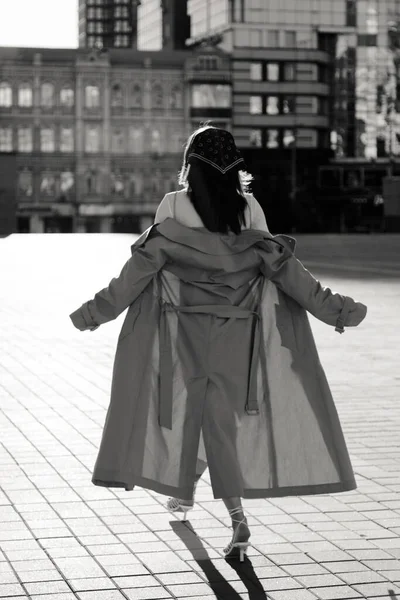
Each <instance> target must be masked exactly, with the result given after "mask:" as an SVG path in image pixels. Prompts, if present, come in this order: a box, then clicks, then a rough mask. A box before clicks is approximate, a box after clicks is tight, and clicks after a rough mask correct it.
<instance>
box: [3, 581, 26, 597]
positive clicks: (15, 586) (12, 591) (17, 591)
mask: <svg viewBox="0 0 400 600" xmlns="http://www.w3.org/2000/svg"><path fill="white" fill-rule="evenodd" d="M22 595H25V591H24V588H23V587H22V585H20V584H19V583H5V584H2V585H0V598H12V597H13V596H22Z"/></svg>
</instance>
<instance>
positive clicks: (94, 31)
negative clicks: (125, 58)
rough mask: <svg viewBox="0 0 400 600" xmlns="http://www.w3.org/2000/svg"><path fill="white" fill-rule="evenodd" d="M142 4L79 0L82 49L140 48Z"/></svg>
mask: <svg viewBox="0 0 400 600" xmlns="http://www.w3.org/2000/svg"><path fill="white" fill-rule="evenodd" d="M139 4H140V0H79V6H78V13H79V14H78V19H79V46H80V47H81V48H87V47H88V48H137V10H138V6H139Z"/></svg>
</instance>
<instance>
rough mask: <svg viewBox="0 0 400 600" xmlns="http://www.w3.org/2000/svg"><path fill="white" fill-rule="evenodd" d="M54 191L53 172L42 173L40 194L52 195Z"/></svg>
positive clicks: (54, 179) (54, 180)
mask: <svg viewBox="0 0 400 600" xmlns="http://www.w3.org/2000/svg"><path fill="white" fill-rule="evenodd" d="M55 193H56V178H55V176H54V175H53V173H43V174H42V176H41V179H40V194H41V195H43V196H54V195H55Z"/></svg>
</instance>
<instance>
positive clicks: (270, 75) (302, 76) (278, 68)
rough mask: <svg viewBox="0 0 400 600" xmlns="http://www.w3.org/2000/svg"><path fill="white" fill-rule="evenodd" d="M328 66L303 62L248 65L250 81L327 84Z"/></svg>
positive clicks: (253, 63) (262, 62) (252, 63)
mask: <svg viewBox="0 0 400 600" xmlns="http://www.w3.org/2000/svg"><path fill="white" fill-rule="evenodd" d="M328 76H329V71H328V66H327V65H322V64H316V63H311V62H308V63H305V62H288V61H280V62H271V61H268V62H266V61H257V62H251V63H250V79H251V80H252V81H273V82H274V81H275V82H281V81H315V82H319V83H327V81H328Z"/></svg>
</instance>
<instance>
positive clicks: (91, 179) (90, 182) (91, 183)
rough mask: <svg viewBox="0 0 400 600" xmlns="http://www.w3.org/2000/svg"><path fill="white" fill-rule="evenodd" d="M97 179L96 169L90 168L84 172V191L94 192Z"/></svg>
mask: <svg viewBox="0 0 400 600" xmlns="http://www.w3.org/2000/svg"><path fill="white" fill-rule="evenodd" d="M98 183H99V179H98V175H97V171H95V170H93V169H92V170H91V171H89V172H88V173H87V174H86V193H87V194H95V193H96V192H97V187H98Z"/></svg>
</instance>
